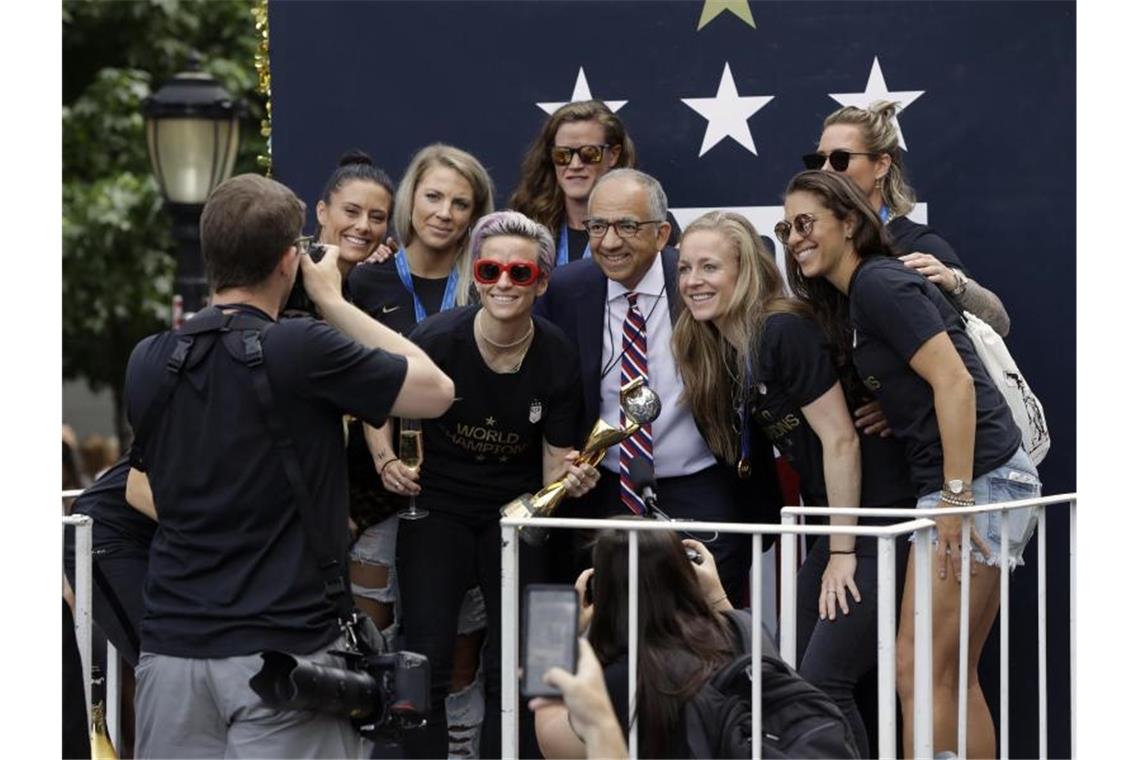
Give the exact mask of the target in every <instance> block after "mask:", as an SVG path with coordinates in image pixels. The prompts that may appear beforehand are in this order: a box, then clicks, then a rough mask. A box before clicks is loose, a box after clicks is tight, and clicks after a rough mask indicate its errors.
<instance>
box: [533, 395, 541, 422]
mask: <svg viewBox="0 0 1140 760" xmlns="http://www.w3.org/2000/svg"><path fill="white" fill-rule="evenodd" d="M541 419H542V402H541V401H539V400H538V399H535V400H534V401H531V402H530V422H531V424H532V425H533V424H534V423H536V422H538V421H539V420H541Z"/></svg>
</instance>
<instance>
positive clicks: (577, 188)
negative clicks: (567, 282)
mask: <svg viewBox="0 0 1140 760" xmlns="http://www.w3.org/2000/svg"><path fill="white" fill-rule="evenodd" d="M636 165H637V158H636V154H635V151H634V146H633V140H632V139H631V138H630V136H629V134H628V133H627V132H626V130H625V124H623V123H622V121H621V119H619V118H618V117H617V115H616V114H614V112H613V111H611V110H610V109H609V107H608V106H607V105H606V104H605V103H603V102H601V101H600V100H586V101H579V102H576V103H567V104H566V105H564V106H562V107H561V108H559V109H558V110H557V111H555V112H554V113H553V114H551V115H550V118H549V119H547V120H546V123H545V124H543V125H542V129H541V130H539V133H538V134H537V135H536V136H535V138H534V141H533V142H531V144H530V147H528V148H527V151H526V156H525V157H524V158H523V164H522V170H521V172H520V174H521V176H520V179H519V184H518V187H517V188H515V191H514V193H512V194H511V198H510V200H509V201H507V207H508V208H512V209H515V210H516V211H521V212H522V213H523V214H526V215H527V216H529V217H530V218H531V219H533V220H535V221H536V222H538V223H540V224H542V225H544V226H545V227H546V228H547V229H548V230H550V232H551V234H552V235H553V236H554V241H555V244H556V246H557V248H556V255H555V264H554V265H555V266H562V265H563V264H568V263H570V262H571V261H577V260H578V259H581V258H589V257H590V236H589V234H587V232H586V203H587V201H588V200H589V199H590V193H591V192H592V191H593V189H594V185H596V184H597V183H598V180H599V179H601V178H602V176H603V175H604V174H606V173H607V172H609V171H612V170H613V169H624V168H633V167H635V166H636ZM668 218H669V222H670V223H671V224H672V229H673V233H672V235H671V236H670V238H669V245H674V244H676V242H677V230H679V229H680V226H679V225H678V224H677V221H676V220H675V219H673V217H672V215H669V217H668Z"/></svg>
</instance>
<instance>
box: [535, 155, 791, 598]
mask: <svg viewBox="0 0 1140 760" xmlns="http://www.w3.org/2000/svg"><path fill="white" fill-rule="evenodd" d="M667 208H668V203H667V200H666V197H665V192H664V191H663V190H662V189H661V185H660V183H659V182H657V180H656V179H654V178H653V177H651V176H649V175H648V174H645V173H643V172H640V171H637V170H635V169H619V170H615V171H612V172H609V173H608V174H606V175H605V176H603V177H602V178H601V179H600V180H598V183H597V185H596V186H595V187H594V190H593V192H592V193H591V195H590V201H589V212H588V216H587V219H586V229H587V231H588V232H589V234H590V249H591V251H592V258H591V259H583V260H581V261H575V262H573V263H571V264H568V265H566V266H562V267H559V268H558V269H556V270H555V272H554V274H553V276H552V278H551V281H550V286H549V288H548V289H547V292H546V295H545V296H544V297H543V298H542V299H540V301H539V302H538V306H537V308H536V313H541V314H542V315H543V316H545V317H547V318H548V319H550V320H552V321H553V322H555V323H556V324H557V325H558V326H559V327H561V328H562V330H563V331H564V332H565V333H566V334H567V336H569V338H570V339H571V340H572V341H574V342H575V343H577V345H578V355H579V358H580V361H581V364H582V387H583V392H584V398H583V401H584V405H583V409H584V416H583V418H582V421H581V429H580V431H579V432H580V439H581V440H585V437H586V435H587V434H588V432H589V430H590V428H591V427H592V426H593V424H594V421H595V420H597V419H598V418H599V417H601V418H602V419H604V420H605V421H606V422H608V423H610V424H611V425H614V426H620V425H621V423H622V422H623V421H624V420H623V418H622V415H621V411H620V407H619V404H618V391H619V388H620V387H621V385H622V384H624V382H626V381H627V380H628V379H629V378H631V377H635V376H637V375H638V374H644V375H645V376H646V379H647V381H648V384H649V386H650V387H651V388H653V389H654V390H655V391H656V392H657V394H658V395H659V396H660V397H661V415H660V416H659V417H658V418H657V420H656V421H654V422H653V424H652V425H651V426H649V430H648V431H647V433H648V435H645V436H641V435H639V436H637V437H634V438H631V439H629V440H627V441H625V442H623V443H622V444H621V445H620V446H612V447H611V448H610V450H609V451H608V452H607V453H606V457H605V459H603V460H602V464H601V467H600V468H599V469H600V471H601V473H602V478H601V481H600V482H599V483H598V486H597V487H596V488H595V489H594V490H593V492H591V494H589V495H587V497H585V498H583V499H581V500H578V501H570V502H567V504H566V505H565V506H564V507H563V509H562V514H563V515H565V516H567V517H598V516H609V515H615V514H630V513H635V514H637V513H641V512H644V505H643V504H642V503H641V499H640V498H639V494H638V493H637V491H638V488H637V486H638V483H637V482H635V481H634V478H636V476H637V472H638V471H639V468H640V470H642V471H644V470H645V465H648V466H649V468H650V471H652V472H653V474H654V476H655V479H656V486H657V488H656V491H657V495H658V500H659V504H660V506H661V509H662V510H664V511H665V512H666V513H667V514H668V515H669V516H671V517H674V518H684V519H690V520H703V521H710V522H743V521H747V522H761V521H764V522H768V521H778V520H777V515H778V509H779V501H780V498H779V493H778V490H777V488H776V481H775V474H774V469H773V465H772V460H771V452H770V451H768V450H767V449H766V448H765V447H758V449H761V450H760V451H758V452H756V454H757V456H756V457H755V459H756V461H754V463H753V472H752V475H751V477H750V478H748V479H747V480H741V479H740V478H738V477H737V476H736V474H735V470H734V468H733V467H729V466H727V465H725V464H724V463H721V462H718V461H717V460H716V458H715V457H714V456H713V453H712V451H711V450H710V449H709V447H708V445H707V444H706V443H705V440H704V438H703V437H702V436H701V432H700V431H699V430H698V428H697V425H696V422H695V421H694V420H693V416H692V414H691V413H690V412H689V410H688V407H687V406H686V405H684V404H683V403H682V394H683V390H684V389H683V386H682V384H681V379H680V376H679V374H678V373H677V368H676V364H675V362H674V360H673V352H672V349H671V347H670V341H671V340H672V337H673V318H674V313H675V309H677V308H679V307H680V300H679V298H678V296H677V251H676V249H673V248H667V247H666V242H667V241H668V239H669V235H670V232H671V225H670V224H669V222H668V221H666V215H667ZM709 369H710V371H718V370H719V369H720V368H712V367H710V368H709ZM636 459H642V460H645V461H644V462H643V463H641V464H634V461H633V460H636ZM631 469H632V470H633V473H634V477H633V478H631V477H630V476H629V473H630V470H631ZM623 481H624V482H623ZM631 486H632V488H631ZM695 537H697V538H700V539H702V540H705V541H706V542H707V543H708V546H709V549H710V550H711V551H712V552H713V554H714V556H715V557H716V561H717V567H718V569H719V571H720V576H721V578H722V580H723V581H724V586H725V590H726V591H727V592H728V594H729V598H730V599H731V600H733V601H740V598H741V593H742V591H743V589H744V586H745V582H746V580H747V574H748V567H749V563H750V552H749V543H748V538H747V537H746V536H739V535H730V534H720V535H719V536H715V537H714V536H709V535H707V534H702V535H698V536H695ZM710 539H711V540H710Z"/></svg>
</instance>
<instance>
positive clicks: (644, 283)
mask: <svg viewBox="0 0 1140 760" xmlns="http://www.w3.org/2000/svg"><path fill="white" fill-rule="evenodd" d="M606 287H607V290H606V300H607V301H611V302H612V301H618V300H622V301H624V300H625V294H626V293H629V292H634V293H637V295H639V296H649V297H651V298H661V297H663V296H664V295H665V267H664V265H662V263H661V253H660V252H658V253H657V255H656V256H655V257H654V258H653V264H651V265H650V267H649V270H648V271H647V272H646V273H645V275H644V276H642V278H641V282H639V283H637V285H635V286H634V287H633V288H632V291H631V289H628V288H626V286H625V285H622V284H621V283H620V282H614V281H613V280H609V281H608V282H607V285H606ZM643 304H645V302H644V301H641V300H639V302H638V307H639V309H640V310H641V312H642V313H643V314H644V313H645V312H646V310H647V309H648V308H652V304H647V305H643Z"/></svg>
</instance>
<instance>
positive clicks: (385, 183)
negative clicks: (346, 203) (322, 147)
mask: <svg viewBox="0 0 1140 760" xmlns="http://www.w3.org/2000/svg"><path fill="white" fill-rule="evenodd" d="M357 179H359V180H364V181H365V182H372V183H375V184H377V185H379V186H380V187H382V188H384V189H385V190H386V191H388V216H389V217H391V216H392V206H393V205H395V203H396V186H395V185H394V184H392V178H391V177H389V176H388V174H387V172H385V171H384V170H383V169H381V168H380V167H379V166H376V165H375V164H374V163H373V162H372V156H370V155H368V154H367V153H365V152H364V151H362V150H350V151H348V152H347V153H345V154H343V155H342V156H341V157H340V161H338V162H337V165H336V169H334V170H333V173H332V174H330V175H329V178H328V181H326V182H325V189H324V190H322V191H321V200H322V201H324V202H325V203H326V204H328V203H332V195H333V193H335V192H336V191H338V190H340V189H341V188H342V187H344V186H345V184H347V183H349V182H352V181H353V180H357ZM313 237H315V238H317V239H320V237H321V225H320V224H317V230H316V232H315V233H313Z"/></svg>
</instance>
